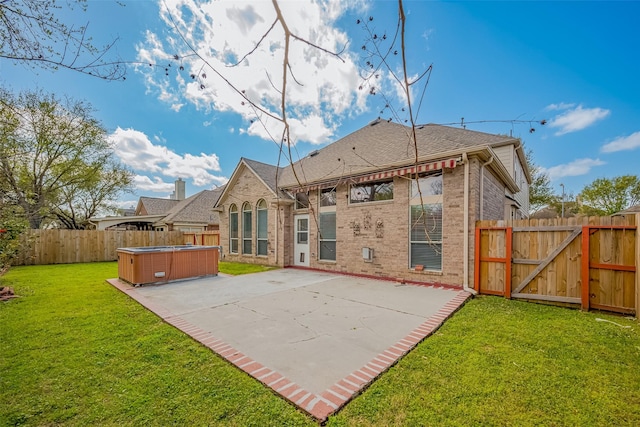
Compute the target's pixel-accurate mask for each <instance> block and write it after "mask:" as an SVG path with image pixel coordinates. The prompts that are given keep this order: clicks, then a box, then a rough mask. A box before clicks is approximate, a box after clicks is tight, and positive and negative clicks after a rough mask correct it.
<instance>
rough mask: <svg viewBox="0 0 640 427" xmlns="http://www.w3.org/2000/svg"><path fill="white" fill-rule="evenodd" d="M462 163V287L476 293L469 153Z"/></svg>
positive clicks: (463, 155) (464, 156) (464, 154)
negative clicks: (472, 269)
mask: <svg viewBox="0 0 640 427" xmlns="http://www.w3.org/2000/svg"><path fill="white" fill-rule="evenodd" d="M462 163H463V164H464V195H463V199H464V202H463V210H464V216H463V230H464V239H463V250H462V252H463V253H464V256H463V257H462V271H463V275H464V278H463V279H462V280H463V282H462V288H463V289H464V290H465V291H467V292H470V293H472V294H474V295H475V294H476V291H475V289H473V288H472V287H470V286H469V158H468V157H467V153H466V152H464V153H462Z"/></svg>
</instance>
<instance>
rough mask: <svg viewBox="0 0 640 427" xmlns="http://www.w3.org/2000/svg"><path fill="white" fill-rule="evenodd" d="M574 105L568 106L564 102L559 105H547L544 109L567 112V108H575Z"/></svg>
mask: <svg viewBox="0 0 640 427" xmlns="http://www.w3.org/2000/svg"><path fill="white" fill-rule="evenodd" d="M575 105H576V104H568V103H566V102H561V103H559V104H549V105H547V107H546V108H545V110H547V111H557V110H567V109H569V108H572V107H575Z"/></svg>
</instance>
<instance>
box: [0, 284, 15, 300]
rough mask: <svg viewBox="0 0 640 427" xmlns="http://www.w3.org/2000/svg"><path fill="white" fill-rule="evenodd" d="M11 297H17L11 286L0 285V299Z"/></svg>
mask: <svg viewBox="0 0 640 427" xmlns="http://www.w3.org/2000/svg"><path fill="white" fill-rule="evenodd" d="M11 298H18V295H16V294H15V292H13V288H10V287H9V286H2V287H0V301H7V300H10V299H11Z"/></svg>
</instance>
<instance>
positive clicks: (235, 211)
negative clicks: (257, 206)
mask: <svg viewBox="0 0 640 427" xmlns="http://www.w3.org/2000/svg"><path fill="white" fill-rule="evenodd" d="M233 216H235V217H236V233H235V234H236V237H232V236H233V227H232V217H233ZM239 232H240V216H239V214H238V207H237V206H236V204H235V203H233V204H232V205H231V206H229V253H231V254H237V253H239V252H240V246H239V244H240V243H239V239H238V235H239ZM234 243H235V244H236V245H235V246H236V248H235V251H234V250H233V244H234Z"/></svg>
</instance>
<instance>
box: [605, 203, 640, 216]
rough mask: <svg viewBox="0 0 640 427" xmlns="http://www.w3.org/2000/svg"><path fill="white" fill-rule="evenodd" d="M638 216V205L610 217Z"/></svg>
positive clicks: (639, 208)
mask: <svg viewBox="0 0 640 427" xmlns="http://www.w3.org/2000/svg"><path fill="white" fill-rule="evenodd" d="M636 214H640V205H634V206H630V207H628V208H627V209H624V210H621V211H620V212H616V213H614V214H613V215H611V216H628V215H636Z"/></svg>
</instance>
